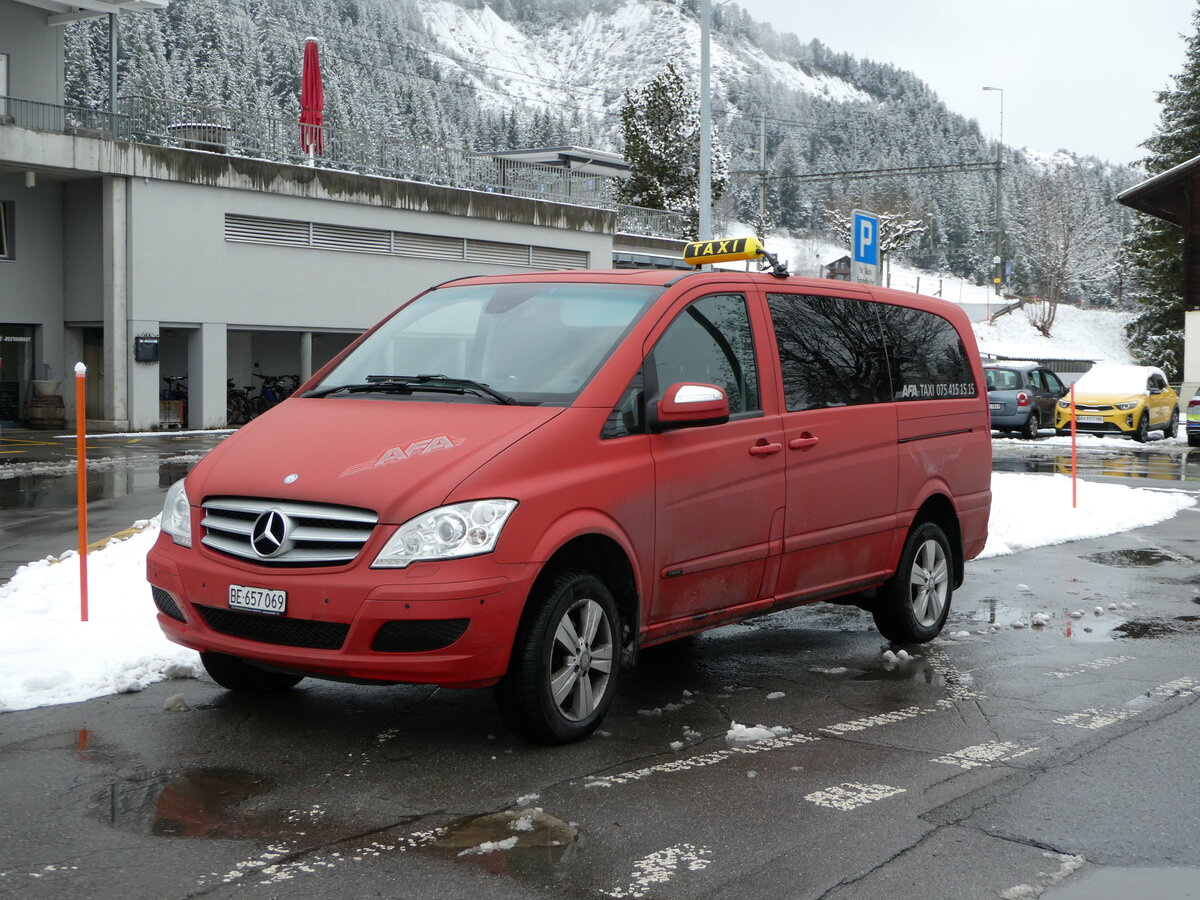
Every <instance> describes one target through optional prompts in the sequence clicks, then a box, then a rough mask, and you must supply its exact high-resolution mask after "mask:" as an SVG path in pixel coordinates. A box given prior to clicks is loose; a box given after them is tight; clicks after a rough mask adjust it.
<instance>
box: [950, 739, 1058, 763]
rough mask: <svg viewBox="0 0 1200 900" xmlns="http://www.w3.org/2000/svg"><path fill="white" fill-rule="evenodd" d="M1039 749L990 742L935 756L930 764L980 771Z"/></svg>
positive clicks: (1012, 743)
mask: <svg viewBox="0 0 1200 900" xmlns="http://www.w3.org/2000/svg"><path fill="white" fill-rule="evenodd" d="M1037 749H1038V748H1037V747H1026V748H1025V749H1023V750H1022V749H1021V745H1020V744H1017V743H1014V742H1013V741H990V742H988V743H986V744H974V745H973V746H970V747H964V748H963V749H962V750H956V751H954V752H953V753H947V754H945V755H943V756H935V757H934V758H933V759H932V760H930V762H935V763H944V764H945V765H948V766H958V767H959V768H960V769H978V768H980V767H982V766H991V765H993V764H995V763H998V762H1009V761H1010V760H1014V759H1017V758H1018V757H1021V756H1026V755H1028V754H1030V753H1033V752H1034V751H1035V750H1037Z"/></svg>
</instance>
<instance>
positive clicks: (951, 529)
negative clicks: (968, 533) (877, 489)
mask: <svg viewBox="0 0 1200 900" xmlns="http://www.w3.org/2000/svg"><path fill="white" fill-rule="evenodd" d="M923 522H933V523H934V524H935V525H937V526H938V527H939V528H941V529H942V531H943V532H944V533H945V535H946V540H948V541H949V542H950V549H951V550H952V551H953V557H954V579H953V585H954V587H955V588H956V589H957V588H959V587H961V586H962V583H963V576H964V566H965V563H964V561H963V545H962V528H961V526H960V525H959V521H958V510H957V509H955V507H954V503H953V502H952V501H951V500H950V498H949V497H948V496H946V495H945V494H943V493H933V494H930V495H929V496H928V497H926V498H925V499H924V500H923V501H922V502H921V505H920V506H919V507H917V512H916V514H915V515H914V516H913V520H912V524H911V525H910V526H909V531H912V529H914V528H917V527H918V526H920V525H921V523H923Z"/></svg>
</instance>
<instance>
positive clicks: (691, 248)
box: [683, 237, 763, 266]
mask: <svg viewBox="0 0 1200 900" xmlns="http://www.w3.org/2000/svg"><path fill="white" fill-rule="evenodd" d="M762 255H763V246H762V244H761V243H759V241H758V238H752V237H744V238H725V239H724V240H713V241H690V242H689V243H687V244H685V245H684V247H683V261H684V262H685V263H687V264H688V265H689V266H702V265H704V264H705V263H719V262H733V261H735V260H739V259H758V258H759V257H760V256H762Z"/></svg>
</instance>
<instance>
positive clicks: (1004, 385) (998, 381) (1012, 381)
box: [983, 369, 1021, 391]
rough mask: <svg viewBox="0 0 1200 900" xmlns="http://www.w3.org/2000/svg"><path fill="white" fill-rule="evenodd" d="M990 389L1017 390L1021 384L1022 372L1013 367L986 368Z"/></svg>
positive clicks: (986, 379) (984, 372)
mask: <svg viewBox="0 0 1200 900" xmlns="http://www.w3.org/2000/svg"><path fill="white" fill-rule="evenodd" d="M983 375H984V380H985V381H986V382H987V389H988V390H989V391H1015V390H1016V389H1017V388H1019V387H1020V386H1021V373H1020V372H1016V371H1014V370H1012V369H984V371H983Z"/></svg>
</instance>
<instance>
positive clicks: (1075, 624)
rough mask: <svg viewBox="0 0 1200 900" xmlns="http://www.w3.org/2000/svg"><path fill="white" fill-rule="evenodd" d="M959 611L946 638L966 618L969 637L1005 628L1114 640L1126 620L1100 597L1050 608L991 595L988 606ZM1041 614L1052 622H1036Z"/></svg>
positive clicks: (948, 628)
mask: <svg viewBox="0 0 1200 900" xmlns="http://www.w3.org/2000/svg"><path fill="white" fill-rule="evenodd" d="M1097 606H1101V608H1102V609H1103V612H1102V613H1101V614H1100V615H1097V614H1096V612H1095V608H1096V607H1097ZM1072 612H1079V613H1082V615H1081V616H1079V617H1075V616H1072V615H1071V613H1072ZM955 613H956V621H955V622H953V623H948V624H947V625H946V628H945V630H944V631H943V637H949V636H950V635H953V634H956V633H958V631H959V629H960V628H961V626H962V625H963V624H964V620H965V621H966V623H967V628H966V629H964V630H966V631H969V632H970V634H969V635H968V638H969V637H975V636H976V632H977V631H983V632H984V634H982V635H979V636H980V637H987V636H988V635H990V634H992V633H1000V632H1005V631H1013V632H1022V631H1024V632H1029V633H1031V634H1035V635H1039V634H1041V635H1047V634H1056V635H1060V636H1062V637H1065V638H1069V639H1070V640H1073V641H1084V642H1090V641H1111V640H1112V639H1113V635H1112V634H1111V632H1112V630H1113V629H1114V628H1115V627H1116V626H1117V625H1120V624H1122V623H1123V622H1124V621H1125V619H1124V618H1123V617H1122V616H1119V615H1117V614H1116V613H1115V612H1114V611H1112V610H1110V609H1107V606H1106V605H1102V604H1101V603H1100V601H1099V600H1098V599H1096V598H1093V599H1092V600H1085V601H1080V603H1079V606H1077V607H1073V608H1071V609H1067V608H1065V607H1060V608H1059V609H1049V608H1047V607H1045V606H1041V605H1036V604H1031V605H1030V606H1027V607H1015V606H1006V605H1003V604H1002V603H1001V602H1000V601H999V600H997V599H996V598H995V597H989V598H987V606H986V607H975V608H973V609H965V610H964V609H958V610H955ZM1039 613H1041V614H1042V615H1045V616H1048V617H1049V621H1048V622H1046V623H1045V624H1042V625H1035V624H1033V622H1034V616H1035V615H1037V614H1039ZM993 629H995V632H993Z"/></svg>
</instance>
